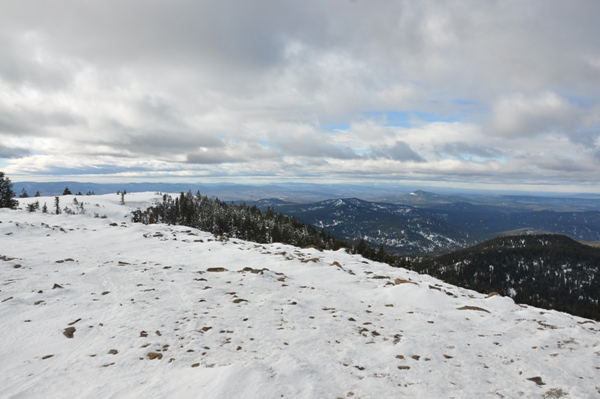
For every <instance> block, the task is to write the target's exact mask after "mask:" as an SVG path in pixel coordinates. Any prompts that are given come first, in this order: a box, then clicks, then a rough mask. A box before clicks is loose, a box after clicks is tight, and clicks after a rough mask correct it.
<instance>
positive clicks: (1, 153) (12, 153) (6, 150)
mask: <svg viewBox="0 0 600 399" xmlns="http://www.w3.org/2000/svg"><path fill="white" fill-rule="evenodd" d="M29 154H30V153H29V150H27V149H25V148H18V147H7V146H5V145H2V144H0V158H9V159H10V158H23V157H25V156H27V155H29Z"/></svg>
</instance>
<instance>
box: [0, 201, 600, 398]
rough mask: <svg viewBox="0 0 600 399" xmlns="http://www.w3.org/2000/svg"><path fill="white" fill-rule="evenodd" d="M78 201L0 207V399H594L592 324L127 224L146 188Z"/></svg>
mask: <svg viewBox="0 0 600 399" xmlns="http://www.w3.org/2000/svg"><path fill="white" fill-rule="evenodd" d="M77 198H78V200H79V201H83V202H84V207H85V209H86V214H83V215H66V214H62V215H53V214H43V213H41V212H36V213H29V212H27V211H25V210H16V211H13V210H5V209H2V210H0V259H2V260H0V273H1V279H0V319H1V320H2V323H1V324H0V334H1V336H2V338H3V339H2V341H1V343H0V386H2V391H1V394H0V396H1V397H3V398H38V397H44V398H67V397H76V398H107V397H113V398H138V397H145V398H170V397H172V398H197V397H202V398H239V397H244V398H281V397H287V398H349V397H352V398H395V397H419V398H420V397H427V398H469V397H489V398H499V397H505V398H518V397H523V398H543V397H561V396H562V397H568V398H597V397H599V395H600V382H599V381H600V325H599V324H598V323H596V322H594V321H591V320H586V319H582V318H579V317H575V316H571V315H568V314H565V313H560V312H555V311H546V310H540V309H537V308H533V307H526V306H520V305H518V304H515V303H514V302H513V301H512V299H510V298H508V297H500V296H498V295H496V296H491V297H489V298H488V297H486V295H482V294H478V293H476V292H473V291H469V290H466V289H462V288H457V287H454V286H451V285H448V284H445V283H443V282H441V281H439V280H436V279H434V278H432V277H429V276H426V275H418V274H416V273H413V272H410V271H407V270H404V269H393V268H391V267H389V266H387V265H384V264H379V263H376V262H371V261H366V260H365V259H363V258H361V257H358V256H352V255H349V254H347V253H345V252H344V251H343V250H340V251H336V252H332V251H324V252H319V251H317V250H314V249H299V248H295V247H291V246H287V245H282V244H271V245H258V244H255V243H251V242H245V241H241V240H235V239H231V240H229V241H219V240H217V239H216V238H215V237H213V236H212V235H210V234H208V233H204V232H201V231H197V230H194V229H191V228H188V227H184V226H167V225H149V226H145V225H141V224H132V223H130V222H129V217H128V214H129V212H130V210H131V209H130V208H129V207H130V206H131V207H134V208H135V207H144V206H146V205H147V204H150V203H151V201H152V200H158V198H159V196H158V195H155V194H152V193H135V194H128V195H126V196H125V201H126V205H125V206H123V205H119V202H120V196H117V195H114V194H113V195H105V196H90V197H86V196H78V197H77ZM35 200H36V199H33V198H30V199H27V200H21V202H22V204H21V206H22V207H23V208H25V206H24V204H25V203H27V202H32V201H35ZM39 200H40V203H41V204H42V205H43V203H44V202H46V203H47V205H48V208H49V209H52V208H53V206H52V205H53V201H54V198H53V197H47V198H39ZM60 200H61V207H64V206H65V205H67V204H69V205H71V203H72V201H73V196H65V197H60ZM96 205H97V206H96ZM94 212H96V213H98V214H100V215H106V216H107V218H106V219H102V218H95V217H93V216H94ZM115 223H116V224H117V225H116V226H114V225H113V226H111V224H115ZM11 258H13V259H11ZM18 265H20V266H18ZM17 266H18V267H17ZM211 268H224V269H226V271H221V272H212V271H208V269H211ZM244 268H246V270H245V271H244ZM397 279H398V280H397ZM407 281H408V282H407ZM396 283H398V284H396ZM55 284H58V285H60V286H61V287H62V288H54V289H53V286H54V285H55ZM68 327H74V328H75V329H76V331H75V332H74V335H73V338H67V337H66V336H65V335H64V334H63V332H64V330H65V329H66V328H68ZM143 332H144V333H143ZM144 335H146V336H144ZM112 349H115V350H116V351H117V353H116V354H110V353H109V351H110V350H112ZM149 353H155V354H160V355H162V358H161V359H154V360H150V359H149V357H148V354H149ZM50 355H52V356H51V357H48V356H50ZM407 367H408V369H407ZM532 377H541V380H542V382H543V383H544V385H538V384H536V382H534V381H532V380H528V379H529V378H532Z"/></svg>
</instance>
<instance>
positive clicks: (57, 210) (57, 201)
mask: <svg viewBox="0 0 600 399" xmlns="http://www.w3.org/2000/svg"><path fill="white" fill-rule="evenodd" d="M54 208H55V209H56V214H57V215H60V199H59V198H58V197H54Z"/></svg>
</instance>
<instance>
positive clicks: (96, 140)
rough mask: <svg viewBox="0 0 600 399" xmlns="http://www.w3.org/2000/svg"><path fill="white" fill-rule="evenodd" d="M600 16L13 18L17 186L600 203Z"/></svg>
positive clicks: (147, 12) (7, 77)
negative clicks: (510, 195) (341, 187)
mask: <svg viewBox="0 0 600 399" xmlns="http://www.w3.org/2000/svg"><path fill="white" fill-rule="evenodd" d="M598 16H600V2H598V1H595V0H590V1H584V0H573V1H568V2H566V1H561V0H532V1H527V2H524V1H520V0H507V1H494V0H488V1H479V0H477V1H475V0H473V1H470V0H461V1H434V0H432V1H401V0H398V1H379V0H369V1H364V0H354V1H350V0H329V1H322V0H302V1H296V0H288V1H286V0H282V1H274V0H269V1H267V0H256V1H233V0H231V1H223V0H219V1H216V0H215V1H213V0H203V1H191V0H171V1H168V2H167V1H155V0H144V1H141V0H139V1H138V0H131V1H122V0H120V1H113V0H102V1H94V0H87V1H79V0H78V1H66V0H41V1H35V0H31V1H29V0H28V1H22V0H2V1H1V3H0V170H2V171H4V172H5V173H6V174H7V175H8V176H9V177H10V178H11V179H12V180H13V181H55V180H77V181H98V182H102V181H131V182H134V181H163V182H170V181H173V182H174V181H188V182H201V181H212V182H218V181H227V182H241V183H265V182H281V181H286V182H293V181H296V182H316V183H319V182H328V183H345V182H353V183H357V182H362V183H378V182H379V183H387V184H395V183H409V184H410V183H411V182H414V183H415V184H417V183H420V184H431V185H440V186H456V187H463V188H494V189H498V188H502V189H523V190H533V189H535V190H540V191H548V190H550V191H573V192H599V191H600V184H599V183H600V24H598Z"/></svg>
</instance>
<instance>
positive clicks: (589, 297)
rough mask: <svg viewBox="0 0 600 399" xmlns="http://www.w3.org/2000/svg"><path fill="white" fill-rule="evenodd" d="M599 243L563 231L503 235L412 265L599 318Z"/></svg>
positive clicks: (524, 299) (522, 299)
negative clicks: (579, 239)
mask: <svg viewBox="0 0 600 399" xmlns="http://www.w3.org/2000/svg"><path fill="white" fill-rule="evenodd" d="M599 266H600V248H594V247H590V246H588V245H584V244H581V243H579V242H577V241H574V240H572V239H571V238H569V237H566V236H563V235H552V234H544V235H533V236H509V237H500V238H496V239H493V240H490V241H486V242H484V243H482V244H479V245H476V246H473V247H471V248H466V249H463V250H459V251H455V252H452V253H450V254H445V255H440V256H438V257H435V258H424V259H421V261H419V262H414V263H413V269H414V270H416V271H418V272H420V273H424V274H429V275H431V276H434V277H437V278H440V279H442V280H444V281H446V282H447V283H450V284H454V285H458V286H461V287H465V288H469V289H473V290H476V291H479V292H483V293H489V292H498V293H500V294H502V295H509V296H511V297H512V298H513V299H514V300H515V302H517V303H524V304H529V305H533V306H537V307H541V308H546V309H556V310H560V311H564V312H568V313H571V314H575V315H578V316H582V317H587V318H594V319H600V304H599V299H600V275H599V270H598V269H599Z"/></svg>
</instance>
